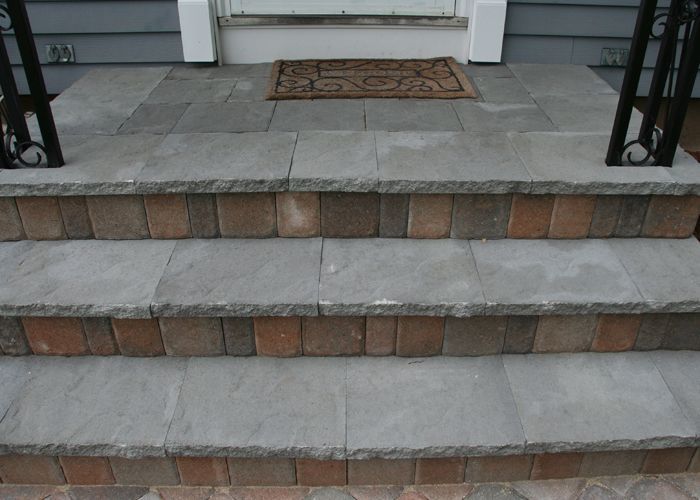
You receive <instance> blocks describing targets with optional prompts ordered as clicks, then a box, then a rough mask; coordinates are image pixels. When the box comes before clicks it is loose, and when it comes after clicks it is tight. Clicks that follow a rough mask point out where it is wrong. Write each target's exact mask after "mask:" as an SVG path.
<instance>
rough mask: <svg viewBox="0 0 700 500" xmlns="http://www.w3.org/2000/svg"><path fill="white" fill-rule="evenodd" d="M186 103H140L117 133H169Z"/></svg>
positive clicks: (184, 108)
mask: <svg viewBox="0 0 700 500" xmlns="http://www.w3.org/2000/svg"><path fill="white" fill-rule="evenodd" d="M186 109H187V104H142V105H141V106H139V107H138V109H137V110H136V111H134V114H132V115H131V117H130V118H129V119H128V120H127V121H126V122H125V123H124V125H122V126H121V128H120V129H119V132H118V133H119V134H167V133H169V132H170V131H171V130H172V129H173V127H174V126H175V124H176V123H177V121H178V120H179V119H180V117H181V116H182V113H184V112H185V110H186Z"/></svg>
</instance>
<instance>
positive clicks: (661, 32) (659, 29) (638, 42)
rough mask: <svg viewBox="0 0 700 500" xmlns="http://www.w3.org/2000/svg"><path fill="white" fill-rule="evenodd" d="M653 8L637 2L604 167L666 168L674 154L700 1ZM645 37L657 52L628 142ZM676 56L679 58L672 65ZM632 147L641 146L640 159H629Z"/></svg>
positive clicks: (694, 54)
mask: <svg viewBox="0 0 700 500" xmlns="http://www.w3.org/2000/svg"><path fill="white" fill-rule="evenodd" d="M656 7H657V0H642V2H641V5H640V6H639V14H638V15H637V24H636V26H635V29H634V37H633V39H632V46H631V48H630V58H629V63H628V65H627V70H626V71H625V79H624V81H623V83H622V90H621V91H620V101H619V103H618V106H617V114H616V115H615V124H614V126H613V132H612V136H611V138H610V146H609V148H608V155H607V157H606V160H605V161H606V163H607V164H608V165H609V166H619V165H622V164H623V162H625V161H626V162H627V164H632V165H637V166H642V165H644V166H646V165H656V166H666V167H670V166H671V164H672V163H673V157H674V155H675V153H676V148H677V146H678V141H679V139H680V136H681V128H682V127H683V121H684V120H685V114H686V110H687V108H688V103H689V101H690V97H691V95H692V92H693V86H694V85H695V77H696V75H697V73H698V68H699V67H700V33H699V31H700V20H699V18H700V0H671V5H670V6H669V9H668V11H667V12H663V13H661V14H657V13H656ZM681 35H682V38H681ZM649 38H655V39H658V40H660V45H659V54H658V56H657V59H656V66H655V67H654V74H653V77H652V81H651V86H650V89H649V98H648V100H647V103H646V109H645V110H644V119H643V121H642V126H641V128H640V130H639V135H638V136H637V139H635V140H632V141H627V131H628V128H629V122H630V118H631V117H632V106H633V103H634V98H635V97H636V94H637V88H638V86H639V78H640V76H641V73H642V66H643V64H644V56H645V54H646V51H647V46H648V42H649ZM679 45H681V51H680V58H679V57H678V56H679V54H678V46H679ZM676 61H679V62H678V67H677V69H676ZM664 96H665V97H666V99H667V104H666V109H665V110H664V122H663V123H664V129H663V131H662V130H660V129H659V128H658V127H657V126H656V123H657V120H658V118H659V114H660V113H661V105H662V102H663V100H664ZM634 147H641V149H642V150H643V153H642V154H641V155H640V156H641V157H640V158H634V156H635V155H634V153H633V152H632V151H631V150H632V148H634Z"/></svg>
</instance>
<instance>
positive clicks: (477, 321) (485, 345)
mask: <svg viewBox="0 0 700 500" xmlns="http://www.w3.org/2000/svg"><path fill="white" fill-rule="evenodd" d="M507 325H508V317H506V316H477V317H473V318H451V317H449V318H447V319H446V320H445V340H444V342H443V347H442V353H443V354H444V355H446V356H487V355H489V354H501V352H502V351H503V342H504V339H505V335H506V327H507Z"/></svg>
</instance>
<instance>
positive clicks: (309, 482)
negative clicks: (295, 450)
mask: <svg viewBox="0 0 700 500" xmlns="http://www.w3.org/2000/svg"><path fill="white" fill-rule="evenodd" d="M296 467H297V469H296V472H297V484H299V485H301V486H344V485H345V484H347V474H346V463H345V460H314V459H310V458H297V459H296Z"/></svg>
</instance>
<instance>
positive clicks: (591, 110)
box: [535, 94, 642, 134]
mask: <svg viewBox="0 0 700 500" xmlns="http://www.w3.org/2000/svg"><path fill="white" fill-rule="evenodd" d="M619 99H620V97H619V96H618V95H616V94H607V95H602V94H595V95H594V94H591V95H563V96H562V95H539V96H537V97H535V100H536V101H537V104H539V106H540V108H542V110H543V111H544V112H545V113H546V114H547V116H548V117H549V118H550V119H551V120H552V122H554V125H556V126H557V128H558V129H559V130H560V131H561V132H591V133H594V134H599V133H601V132H604V131H608V130H612V128H613V122H614V121H615V110H617V102H618V100H619ZM641 125H642V114H641V113H640V112H639V111H637V110H636V109H634V108H632V118H631V119H630V125H629V130H639V127H640V126H641Z"/></svg>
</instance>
